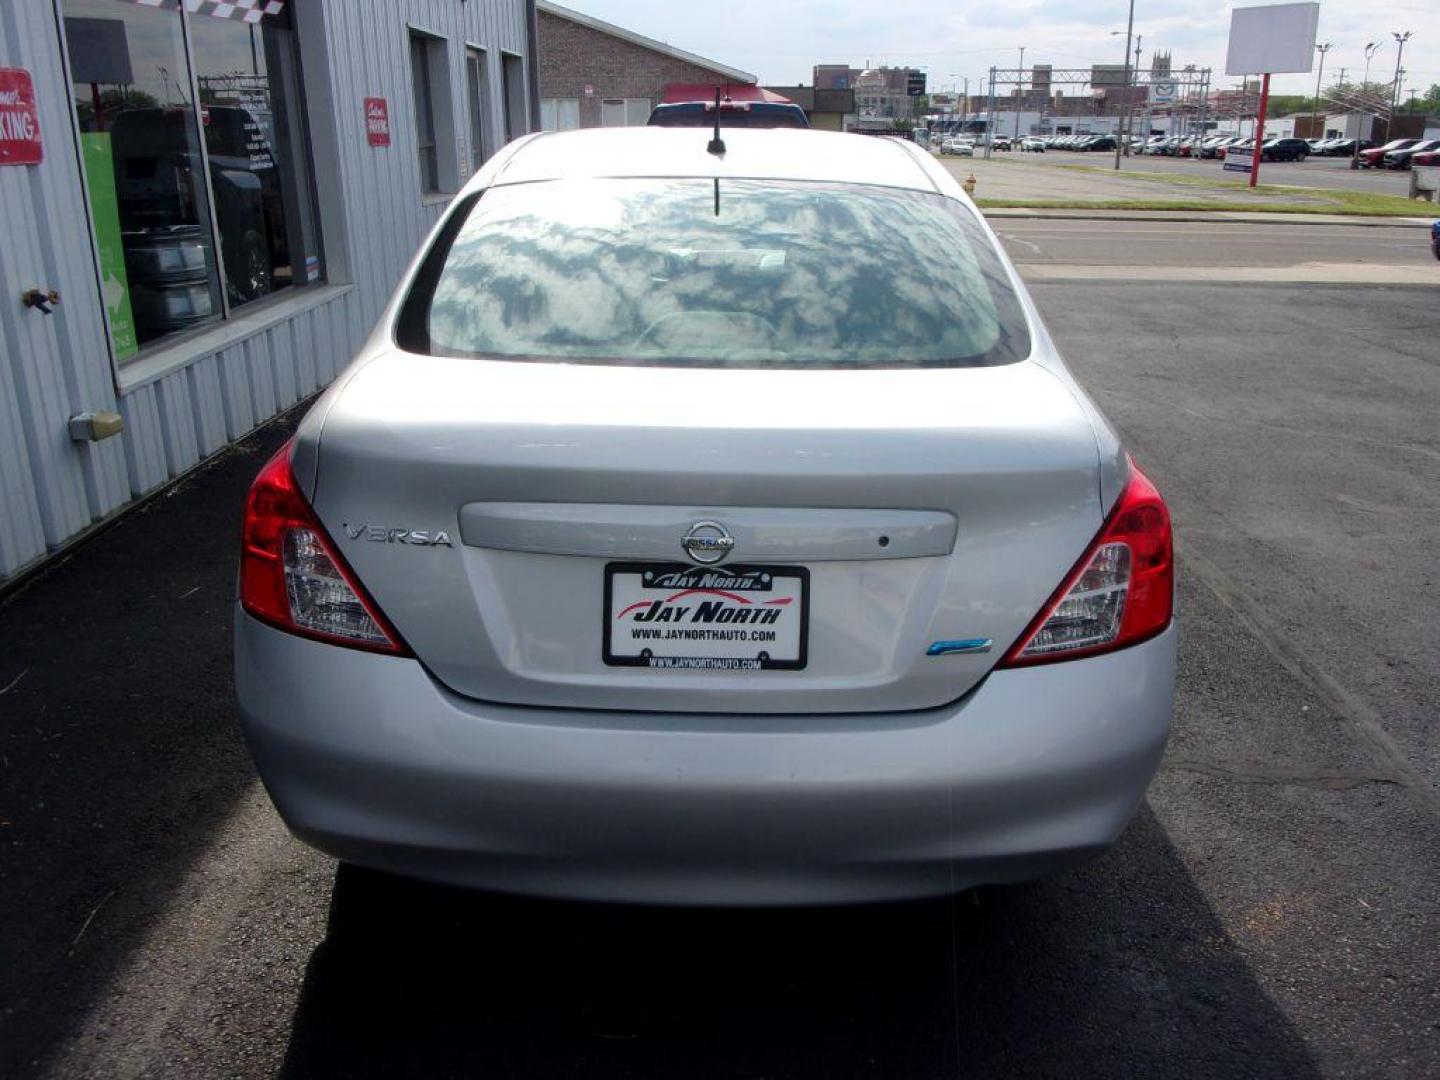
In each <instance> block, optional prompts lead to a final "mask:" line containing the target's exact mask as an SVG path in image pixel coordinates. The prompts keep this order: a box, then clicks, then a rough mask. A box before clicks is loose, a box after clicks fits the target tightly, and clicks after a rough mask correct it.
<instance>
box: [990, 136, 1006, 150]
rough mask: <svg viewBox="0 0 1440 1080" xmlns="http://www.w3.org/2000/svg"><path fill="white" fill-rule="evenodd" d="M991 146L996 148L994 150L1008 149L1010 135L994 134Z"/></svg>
mask: <svg viewBox="0 0 1440 1080" xmlns="http://www.w3.org/2000/svg"><path fill="white" fill-rule="evenodd" d="M991 146H992V147H993V148H994V149H996V150H1009V149H1010V136H1009V135H996V136H995V141H994V142H993V143H991Z"/></svg>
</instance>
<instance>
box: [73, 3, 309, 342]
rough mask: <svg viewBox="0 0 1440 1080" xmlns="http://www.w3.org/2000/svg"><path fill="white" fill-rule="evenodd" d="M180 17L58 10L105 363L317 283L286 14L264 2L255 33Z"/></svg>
mask: <svg viewBox="0 0 1440 1080" xmlns="http://www.w3.org/2000/svg"><path fill="white" fill-rule="evenodd" d="M189 10H191V11H193V12H194V13H193V14H191V15H189V17H188V19H186V18H185V17H184V16H183V15H182V12H181V8H180V5H179V3H177V2H176V0H154V2H153V3H151V2H147V3H145V4H143V5H142V4H137V3H135V2H134V0H64V3H63V11H64V16H65V38H66V45H67V49H68V52H69V57H70V66H71V72H72V75H73V78H74V87H73V96H74V103H75V115H76V119H77V120H78V122H79V126H80V131H81V150H82V153H83V156H84V162H85V178H86V185H87V188H88V193H89V197H90V208H91V217H92V220H93V222H94V226H95V236H96V241H97V247H98V257H99V263H100V271H101V281H102V293H103V298H104V303H105V307H106V311H107V314H108V316H109V322H110V329H111V337H112V341H113V344H114V348H115V354H116V357H117V358H118V359H119V360H121V361H124V360H126V359H127V358H129V357H131V356H133V355H134V354H135V353H136V352H137V351H138V350H139V349H140V347H141V346H143V345H145V344H146V343H148V342H151V341H154V340H155V339H157V338H160V337H162V336H163V335H165V334H170V333H174V332H177V331H181V330H186V329H188V328H190V327H193V326H197V325H202V324H204V323H206V322H208V321H211V320H213V319H217V318H219V317H221V315H222V314H224V312H225V310H226V308H227V305H228V307H229V308H230V309H232V310H233V309H234V308H236V307H239V306H241V305H244V304H247V303H249V302H251V301H253V300H257V299H260V298H261V297H264V296H268V295H270V294H271V293H273V292H275V291H276V290H279V289H283V288H285V287H287V286H290V285H296V284H302V283H304V282H307V281H313V280H316V279H318V278H319V277H320V273H321V268H320V259H319V237H318V226H317V220H316V213H315V208H314V197H313V186H312V184H311V177H310V170H309V158H308V156H307V153H306V149H305V148H306V139H305V132H304V122H303V117H302V114H301V110H300V107H299V88H300V81H299V66H298V61H297V58H296V50H295V42H294V34H293V32H292V30H291V16H290V6H289V5H284V4H267V5H266V6H265V7H264V8H263V9H257V11H255V12H251V14H258V21H244V20H243V19H242V18H241V17H240V16H244V15H246V13H247V12H246V9H244V8H240V7H236V6H235V5H229V4H220V5H211V6H203V7H201V6H198V5H194V6H191V7H190V8H189ZM187 26H188V27H189V39H190V40H189V43H188V44H189V48H188V50H187V47H186V46H187V43H186V27H187ZM192 58H193V62H194V65H195V70H194V73H193V74H194V77H193V79H192V71H191V66H190V65H191V59H192ZM197 88H198V89H197ZM197 97H198V102H197V100H196V98H197ZM202 135H203V138H204V140H205V143H204V147H205V153H204V154H203V155H202V153H201V143H200V139H201V137H202ZM206 157H208V159H209V169H208V170H207V169H206V168H205V164H204V162H205V159H206ZM222 280H223V282H224V292H223V297H222V284H221V283H222Z"/></svg>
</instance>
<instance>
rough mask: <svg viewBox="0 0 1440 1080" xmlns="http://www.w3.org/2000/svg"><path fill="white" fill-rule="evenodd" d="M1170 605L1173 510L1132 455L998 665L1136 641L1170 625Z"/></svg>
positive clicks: (1172, 598) (1075, 654)
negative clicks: (1101, 519) (1081, 546)
mask: <svg viewBox="0 0 1440 1080" xmlns="http://www.w3.org/2000/svg"><path fill="white" fill-rule="evenodd" d="M1174 605H1175V545H1174V537H1173V536H1172V535H1171V529H1170V511H1169V509H1168V508H1167V507H1166V506H1165V500H1164V499H1162V498H1161V497H1160V492H1159V491H1157V490H1156V489H1155V485H1154V484H1152V483H1151V482H1150V478H1149V477H1147V476H1146V475H1145V474H1144V473H1142V472H1141V471H1140V470H1139V469H1138V468H1137V467H1136V466H1135V463H1134V462H1133V461H1132V462H1131V463H1130V482H1129V483H1128V484H1127V485H1126V486H1125V490H1124V492H1123V493H1122V494H1121V495H1120V498H1119V500H1118V501H1117V502H1116V504H1115V508H1114V509H1113V510H1112V511H1111V513H1110V516H1109V518H1107V519H1106V521H1105V524H1104V525H1103V526H1101V528H1100V533H1099V535H1098V536H1096V537H1095V539H1094V541H1093V542H1092V543H1091V544H1090V547H1089V549H1088V550H1086V552H1085V554H1084V555H1082V556H1081V557H1080V561H1079V562H1078V563H1076V564H1075V568H1074V569H1073V570H1071V571H1070V573H1069V574H1068V575H1067V576H1066V578H1065V580H1064V581H1063V582H1062V583H1061V585H1060V588H1058V589H1057V590H1055V593H1054V595H1053V596H1051V598H1050V600H1049V602H1048V603H1046V605H1045V606H1044V607H1043V608H1042V609H1041V610H1040V614H1039V615H1037V616H1036V617H1035V619H1034V621H1033V622H1031V624H1030V625H1029V626H1027V627H1026V628H1025V632H1024V633H1023V634H1021V635H1020V638H1019V640H1017V641H1016V642H1015V644H1014V646H1012V647H1011V649H1010V651H1009V652H1008V653H1006V654H1005V659H1003V660H1002V661H1001V662H1000V666H1001V667H1019V666H1022V665H1025V664H1044V663H1048V662H1050V661H1052V660H1070V659H1073V658H1076V657H1080V656H1093V655H1095V654H1096V653H1102V652H1111V651H1112V650H1114V649H1122V648H1124V647H1125V646H1127V645H1136V644H1139V643H1140V642H1142V641H1145V640H1147V639H1148V638H1152V637H1154V636H1155V635H1156V634H1158V633H1160V632H1161V631H1162V630H1164V629H1165V628H1166V627H1167V626H1169V625H1170V619H1171V616H1172V615H1173V613H1174Z"/></svg>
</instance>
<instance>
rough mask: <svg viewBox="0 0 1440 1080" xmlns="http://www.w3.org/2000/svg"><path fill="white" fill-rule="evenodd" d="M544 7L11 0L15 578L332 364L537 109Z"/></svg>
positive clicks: (2, 309) (298, 396)
mask: <svg viewBox="0 0 1440 1080" xmlns="http://www.w3.org/2000/svg"><path fill="white" fill-rule="evenodd" d="M536 34H537V12H536V9H535V0H230V2H221V0H24V2H13V0H5V2H3V3H0V220H3V221H4V222H5V231H4V242H3V244H0V285H3V288H0V586H3V585H4V584H5V583H6V582H7V581H14V580H15V579H16V576H17V575H18V574H20V573H22V572H23V571H24V570H26V569H27V568H28V567H32V566H34V565H37V564H38V563H39V562H40V561H42V560H43V559H44V558H45V557H46V556H47V555H49V554H52V553H54V552H55V551H57V550H60V549H62V548H63V547H64V546H65V545H66V544H68V543H70V542H72V541H74V540H75V539H76V538H78V537H81V536H83V535H85V534H86V533H87V531H89V530H91V529H93V528H94V527H95V526H97V525H98V524H100V523H103V522H104V521H105V520H107V519H108V518H110V517H111V516H113V515H114V514H115V513H116V512H117V511H119V510H121V509H123V508H124V507H125V506H126V505H127V504H129V503H131V502H133V501H134V500H135V499H137V498H139V497H141V496H144V495H146V494H147V493H149V492H152V491H155V490H156V489H157V488H160V487H161V486H162V485H164V484H165V483H166V482H167V481H169V480H171V479H173V478H174V477H176V476H179V475H180V474H182V473H184V472H185V471H186V470H188V469H190V468H192V467H193V466H195V465H196V464H197V463H199V462H201V461H203V460H204V459H205V458H206V457H207V456H209V455H211V454H214V453H216V452H217V451H219V450H221V449H222V448H224V447H225V446H226V445H227V444H228V443H230V442H232V441H234V440H236V439H238V438H240V437H242V436H244V435H245V434H246V433H247V432H250V431H252V430H253V429H254V428H256V427H257V426H258V425H260V424H262V423H264V422H265V421H266V420H267V419H269V418H270V417H272V416H274V415H276V414H277V413H278V412H280V411H282V410H284V409H285V408H287V407H289V406H291V405H293V404H295V403H296V402H298V401H301V400H303V399H304V398H305V397H306V396H308V395H309V394H311V393H313V392H314V391H315V390H316V389H317V388H319V387H321V386H323V385H325V384H326V383H327V382H329V381H330V379H331V378H333V377H334V375H335V374H336V372H337V371H338V370H339V369H340V368H341V367H343V366H344V364H345V363H346V362H347V360H348V358H349V357H350V356H351V355H352V354H353V353H354V352H355V350H356V349H357V348H358V346H359V345H360V344H361V342H362V341H363V340H364V338H365V336H366V335H367V334H368V333H369V331H370V329H371V327H372V326H373V324H374V322H375V320H376V318H377V316H378V315H379V313H380V311H381V309H382V307H383V305H384V304H385V302H386V300H387V298H388V297H389V295H390V293H391V291H392V290H393V288H394V285H395V282H396V281H397V279H398V278H399V276H400V274H401V272H402V271H403V270H404V267H405V265H406V263H407V262H408V261H409V259H410V257H411V255H412V254H413V253H414V251H415V250H416V248H417V246H418V245H419V243H420V241H421V240H422V238H423V237H424V236H425V234H426V232H427V231H428V230H429V229H430V227H431V226H432V225H433V224H434V223H435V222H436V221H437V220H438V218H439V217H440V215H441V213H442V212H443V211H444V209H445V206H446V205H447V203H448V202H449V200H450V198H451V197H452V196H453V194H454V193H455V192H456V191H458V190H459V189H460V187H461V185H463V184H464V182H465V181H466V179H467V178H468V177H469V176H470V175H471V174H472V173H473V172H474V170H475V169H476V168H477V167H478V166H479V165H480V163H481V162H483V161H484V160H485V159H486V158H487V157H488V156H489V155H490V154H492V153H494V152H495V150H496V149H497V148H499V147H500V146H503V145H504V144H505V143H506V142H507V141H508V140H510V139H512V138H514V137H516V136H518V135H520V134H523V133H526V132H528V131H532V130H535V129H537V128H538V127H539V122H540V100H539V94H538V83H537V74H538V72H537V69H536V65H535V63H534V57H535V55H536V49H535V41H536ZM177 540H180V541H181V542H183V538H177Z"/></svg>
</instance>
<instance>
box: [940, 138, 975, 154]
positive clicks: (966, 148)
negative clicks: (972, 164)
mask: <svg viewBox="0 0 1440 1080" xmlns="http://www.w3.org/2000/svg"><path fill="white" fill-rule="evenodd" d="M940 153H942V154H958V155H959V156H960V157H974V156H975V144H974V143H973V142H971V141H970V140H969V139H946V140H945V141H944V142H942V143H941V144H940Z"/></svg>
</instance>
